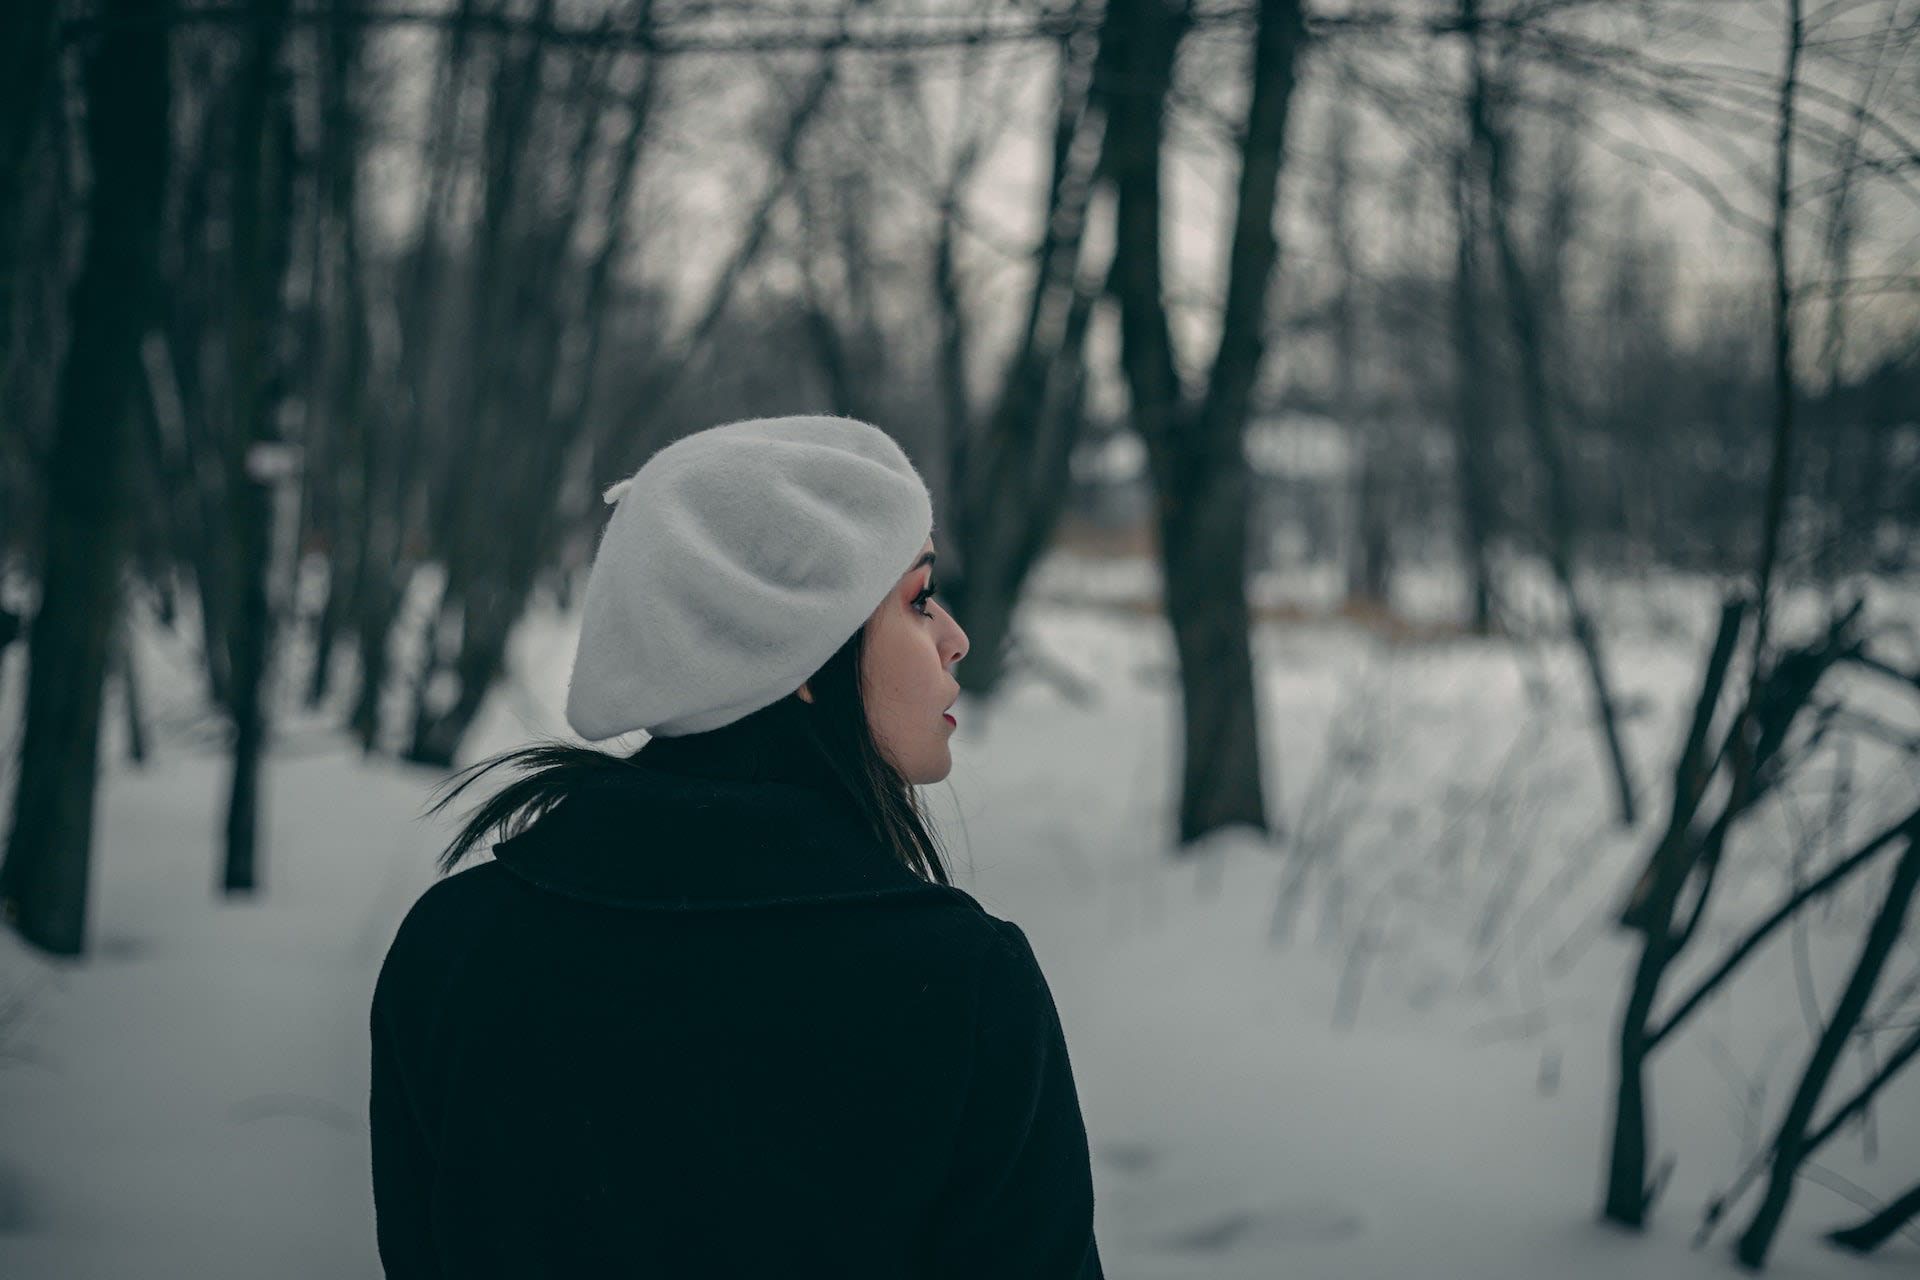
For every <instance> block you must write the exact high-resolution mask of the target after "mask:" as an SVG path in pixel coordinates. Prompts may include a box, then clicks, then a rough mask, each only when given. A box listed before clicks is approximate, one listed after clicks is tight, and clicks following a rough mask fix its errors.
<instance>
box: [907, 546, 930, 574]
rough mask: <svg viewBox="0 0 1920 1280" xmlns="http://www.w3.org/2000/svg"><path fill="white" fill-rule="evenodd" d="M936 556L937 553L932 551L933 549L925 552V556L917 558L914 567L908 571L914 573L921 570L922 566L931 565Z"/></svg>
mask: <svg viewBox="0 0 1920 1280" xmlns="http://www.w3.org/2000/svg"><path fill="white" fill-rule="evenodd" d="M935 558H936V556H935V553H934V552H931V551H929V552H927V554H925V555H923V556H921V557H920V558H919V559H918V560H915V561H914V562H913V568H912V569H909V570H907V572H908V573H913V572H915V571H916V570H919V569H921V568H924V567H925V566H927V565H930V564H932V563H933V562H934V560H935Z"/></svg>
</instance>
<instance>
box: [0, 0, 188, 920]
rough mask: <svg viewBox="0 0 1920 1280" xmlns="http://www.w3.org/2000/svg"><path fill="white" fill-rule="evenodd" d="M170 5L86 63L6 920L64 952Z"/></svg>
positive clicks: (93, 738) (151, 214) (116, 25)
mask: <svg viewBox="0 0 1920 1280" xmlns="http://www.w3.org/2000/svg"><path fill="white" fill-rule="evenodd" d="M168 7H169V6H168V4H167V2H166V0H107V4H106V9H105V11H104V14H105V19H106V21H105V22H104V23H103V30H102V34H101V37H100V43H99V46H98V48H97V50H96V52H95V53H94V55H93V57H92V58H91V59H90V61H89V63H88V66H87V76H86V89H87V99H88V110H87V137H88V150H89V154H90V156H91V157H92V168H93V173H94V189H93V194H92V198H91V199H90V200H89V202H88V214H87V218H88V234H87V247H86V256H85V258H84V260H83V263H82V265H81V269H80V277H79V279H78V280H77V281H76V282H75V284H74V287H73V294H72V301H71V304H70V311H69V317H70V322H71V324H72V337H71V339H70V341H69V343H68V346H67V355H66V363H65V368H64V369H63V370H62V373H61V380H60V407H59V411H58V413H59V416H58V418H57V420H56V422H55V429H54V444H53V454H52V458H51V464H50V469H49V474H48V477H47V480H48V496H49V501H48V502H47V504H46V532H45V542H44V546H45V556H46V559H45V562H44V570H43V572H42V574H41V579H40V581H41V588H42V593H41V601H40V612H39V614H38V615H37V616H36V617H35V619H34V623H33V633H32V664H31V669H30V672H29V678H28V686H27V709H26V727H25V733H24V736H23V738H22V741H21V751H20V777H19V783H18V786H17V787H16V788H15V791H14V817H13V827H12V831H11V834H10V836H9V839H8V842H7V857H6V864H5V866H4V868H0V901H4V908H5V913H6V916H7V918H8V919H9V920H10V921H11V922H12V923H13V924H14V925H15V926H16V927H17V928H18V929H19V931H20V933H21V935H22V936H23V937H24V938H26V939H27V940H28V941H29V942H31V943H33V944H34V945H35V946H38V947H42V948H44V949H45V950H47V951H50V952H53V953H55V954H58V955H70V956H73V955H79V954H81V953H82V952H83V951H84V950H85V947H86V902H87V876H88V863H89V860H90V855H91V850H92V841H93V793H94V776H95V768H96V765H97V753H98V747H99V732H100V701H101V685H102V681H103V678H104V676H105V671H106V663H107V644H108V637H109V636H110V635H111V634H112V623H113V615H114V611H115V608H116V601H117V599H118V596H119V588H120V560H121V556H122V555H123V554H124V550H125V548H124V546H123V542H124V537H125V529H126V520H127V503H126V502H125V500H124V498H123V495H122V491H123V490H124V489H125V487H126V475H125V466H126V455H127V453H128V451H129V448H130V447H131V441H130V429H131V427H132V416H131V415H132V412H133V409H134V395H135V392H136V390H137V388H138V378H139V368H140V365H139V361H140V355H139V351H140V340H141V337H142V335H144V334H145V333H146V331H147V330H148V328H149V327H150V326H151V325H152V324H153V321H154V316H155V312H154V305H155V300H156V296H157V282H158V256H159V255H158V248H159V235H160V223H161V214H162V207H163V200H164V192H165V188H166V175H167V164H168V156H169V137H168V132H167V129H168V107H169V86H168V81H167V35H166V22H165V19H166V14H167V9H168Z"/></svg>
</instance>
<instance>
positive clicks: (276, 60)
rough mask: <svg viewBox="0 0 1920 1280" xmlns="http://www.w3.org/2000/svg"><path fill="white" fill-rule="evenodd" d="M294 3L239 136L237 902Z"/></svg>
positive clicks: (245, 883) (226, 871)
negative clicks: (287, 34) (283, 66)
mask: <svg viewBox="0 0 1920 1280" xmlns="http://www.w3.org/2000/svg"><path fill="white" fill-rule="evenodd" d="M287 4H288V0H257V2H256V4H255V6H254V10H253V17H254V21H253V22H252V23H251V24H250V28H249V32H250V35H251V48H250V49H249V52H248V58H247V63H246V66H245V67H244V68H243V70H242V71H241V76H242V81H241V85H240V92H239V96H238V99H237V111H236V115H235V127H234V158H233V176H232V184H233V185H232V206H231V207H232V219H233V220H232V228H233V230H232V254H233V261H232V272H233V275H232V281H233V285H232V291H231V296H230V300H229V305H230V307H231V310H230V312H229V315H228V318H227V325H226V339H227V352H228V358H229V368H230V371H231V372H230V376H231V379H232V381H231V385H230V390H231V393H232V406H233V407H232V412H233V429H232V433H231V434H230V435H229V436H228V440H229V441H230V443H229V445H228V451H227V458H226V463H227V490H226V492H227V504H228V523H227V539H228V542H227V551H228V555H229V556H230V557H231V559H230V561H229V563H230V564H231V566H232V573H231V578H230V581H229V583H228V587H229V590H230V594H229V595H228V613H227V617H228V619H229V624H230V627H231V629H230V631H229V633H228V637H227V641H228V651H229V653H230V654H231V657H230V658H229V661H228V670H229V674H230V677H231V686H230V688H229V689H228V691H227V692H228V704H227V706H228V712H229V714H230V715H231V716H232V719H233V776H232V782H231V787H230V789H229V792H228V798H227V823H226V857H225V859H224V861H223V863H222V867H221V874H220V887H221V889H222V890H223V891H224V892H226V893H229V894H239V893H251V892H252V891H253V890H254V889H256V888H257V887H258V884H259V867H258V859H257V845H258V840H259V821H260V819H259V810H260V759H261V756H262V754H263V753H264V751H265V749H266V740H267V732H268V725H267V721H268V708H267V705H266V681H267V667H268V663H269V662H270V660H271V658H272V651H273V631H274V626H273V616H272V609H271V605H270V602H269V600H268V598H267V573H268V570H269V564H268V559H269V556H270V552H271V549H272V545H271V544H272V528H273V500H272V499H273V495H272V490H271V488H270V481H269V480H268V479H267V477H265V476H264V475H262V474H259V473H258V472H257V471H256V470H255V466H254V462H255V456H256V455H255V450H256V449H258V448H259V447H261V446H264V445H267V444H269V443H271V442H272V441H273V440H274V439H275V437H276V435H277V430H276V427H275V425H274V418H275V416H276V412H275V411H276V403H275V401H276V395H277V390H276V389H277V385H278V377H277V373H278V370H277V369H276V367H275V364H276V362H275V351H274V344H275V339H276V337H277V336H278V334H279V329H280V319H281V311H282V306H281V288H282V281H283V277H284V273H285V270H286V266H287V259H288V251H289V247H290V239H289V231H290V227H289V223H290V219H291V208H290V203H291V201H290V195H289V186H290V183H291V179H292V164H293V157H292V148H291V145H290V142H289V139H288V136H287V128H288V124H287V122H286V120H285V118H284V114H283V112H284V101H283V98H284V95H283V91H282V88H281V83H280V82H281V72H280V46H281V39H282V35H283V32H284V30H285V22H286V11H287Z"/></svg>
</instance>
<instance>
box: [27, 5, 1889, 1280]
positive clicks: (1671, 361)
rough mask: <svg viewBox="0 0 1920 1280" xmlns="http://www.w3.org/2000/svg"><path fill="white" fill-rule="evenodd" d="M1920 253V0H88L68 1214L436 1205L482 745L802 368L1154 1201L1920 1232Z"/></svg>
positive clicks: (1130, 1182)
mask: <svg viewBox="0 0 1920 1280" xmlns="http://www.w3.org/2000/svg"><path fill="white" fill-rule="evenodd" d="M1916 303H1920V5H1917V4H1915V3H1914V2H1913V0H1325V2H1320V0H1312V2H1303V0H1204V2H1200V3H1194V2H1192V0H1107V2H1106V3H1104V4H1103V3H1100V2H1099V0H1085V2H1084V3H1082V2H1080V0H1060V2H1058V3H1052V4H1040V3H1029V2H1025V0H996V2H991V3H989V2H986V0H793V2H792V3H751V4H710V3H700V2H698V0H692V2H684V3H683V2H680V0H9V2H8V3H7V4H6V5H5V6H3V7H0V646H3V649H0V744H3V747H0V749H4V751H5V756H4V764H5V769H4V776H3V777H0V799H4V802H5V808H6V819H5V822H6V826H5V831H6V833H7V834H6V845H5V852H4V859H5V860H4V864H3V865H0V900H3V901H4V913H5V919H6V922H7V925H8V926H9V927H8V928H7V929H6V930H5V931H0V1273H4V1274H5V1275H6V1276H8V1277H22V1278H25V1277H35V1278H38V1277H50V1278H51V1277H58V1278H60V1280H72V1278H77V1277H96V1276H98V1277H120V1276H136V1275H137V1276H142V1277H171V1276H183V1277H184V1276H194V1277H215V1276H219V1277H227V1276H233V1277H253V1276H267V1275H272V1276H315V1277H346V1276H369V1275H375V1274H378V1263H377V1260H376V1258H375V1256H374V1252H373V1243H372V1203H371V1195H370V1191H369V1189H368V1186H367V1149H366V1132H365V1096H366V1056H367V1041H366V1030H365V1016H366V1006H367V1001H368V999H369V997H370V995H371V990H372V984H373V978H374V975H375V973H376V972H377V968H378V965H379V961H380V958H381V956H382V954H383V953H384V950H385V947H386V944H387V942H388V940H389V939H390V938H391V936H392V932H393V929H394V928H395V926H396V925H397V924H398V921H399V919H400V917H401V915H402V914H403V913H404V912H405V910H406V908H407V906H408V905H409V904H410V903H411V901H412V900H413V898H414V896H416V895H417V894H418V893H419V892H420V891H421V890H422V889H423V888H424V887H425V886H426V885H427V884H428V883H430V881H431V879H432V866H431V860H432V857H433V854H434V853H435V852H436V851H437V849H438V848H439V847H440V846H441V845H443V844H444V843H445V842H446V840H447V839H448V838H449V837H450V835H451V833H452V829H451V818H450V817H449V818H443V819H428V818H426V817H424V816H423V814H424V809H425V807H426V805H427V804H428V802H429V801H430V800H431V798H432V795H433V788H434V787H435V786H436V785H437V784H438V783H440V782H441V781H443V780H444V779H445V778H446V777H447V776H448V774H449V773H450V772H451V770H452V769H454V768H457V767H459V766H461V765H464V764H466V763H470V762H472V761H474V760H476V759H479V758H482V757H484V756H485V755H487V754H490V753H491V752H494V751H497V750H503V749H506V748H509V747H513V746H517V745H521V744H523V743H525V742H527V741H529V740H531V739H533V738H536V737H542V736H558V735H562V734H564V732H565V724H564V718H563V716H562V715H561V708H562V706H563V703H564V694H565V685H566V678H567V669H568V664H569V662H570V660H571V653H572V643H573V637H574V635H575V633H576V630H577V619H576V616H575V613H574V610H575V608H576V605H577V603H578V599H579V593H580V590H581V588H582V586H583V583H584V575H585V570H586V566H587V564H588V562H589V560H590V558H591V555H592V552H593V548H594V546H595V542H596V539H597V537H598V533H599V529H600V523H601V520H602V519H603V517H604V510H605V509H604V507H603V506H602V504H601V502H600V498H599V494H600V492H601V490H602V489H603V488H604V487H605V486H607V485H609V484H611V483H613V482H614V481H616V480H618V479H621V478H622V477H624V476H626V475H628V474H630V473H631V472H632V471H633V470H634V469H635V468H637V467H638V466H639V465H640V463H641V462H643V461H644V460H645V459H646V458H647V457H648V456H649V455H650V454H651V453H652V452H653V451H654V450H656V449H657V448H659V447H660V446H661V445H662V444H664V443H666V442H668V441H670V440H672V439H674V438H676V437H677V436H679V435H682V434H684V433H686V432H688V431H692V430H696V429H699V428H701V427H705V426H710V425H713V424H716V423H719V422H723V421H727V420H730V419H734V418H739V417H745V416H750V415H756V414H777V413H793V412H803V411H817V412H833V413H841V414H849V415H853V416H857V417H861V418H865V419H868V420H871V421H874V422H877V423H880V424H882V425H884V426H885V427H886V428H887V429H888V430H890V431H892V432H893V433H894V434H895V435H896V436H897V438H898V439H899V440H900V441H901V443H902V444H903V445H904V446H905V447H906V448H907V450H908V451H909V453H910V454H911V455H912V457H913V458H914V460H915V462H916V464H917V465H918V466H919V467H920V469H921V471H922V472H923V474H924V475H926V477H927V478H928V481H929V484H930V485H931V486H932V487H933V489H934V492H935V499H936V513H937V527H936V530H935V538H936V542H937V543H938V545H939V550H940V557H941V575H940V576H941V588H942V590H941V594H942V596H943V597H944V598H945V600H946V601H947V603H948V605H949V607H950V608H951V609H952V610H953V611H954V613H955V614H956V615H957V616H958V617H959V618H960V619H961V621H962V622H963V624H964V625H965V626H966V627H967V629H968V631H969V632H970V634H971V638H972V654H971V656H970V657H969V658H968V660H967V661H966V662H965V663H964V664H963V665H962V667H961V669H960V674H961V676H962V679H963V681H964V682H965V685H966V689H967V697H966V699H965V701H964V702H963V703H962V705H961V707H960V709H959V718H960V721H961V733H960V737H959V738H958V740H957V742H956V752H955V754H956V759H957V762H958V763H957V766H956V769H955V773H954V776H953V778H952V780H951V781H950V783H949V784H947V785H944V786H942V787H940V788H937V789H935V790H934V791H933V793H932V794H931V796H930V801H931V803H932V805H933V807H934V810H935V813H936V817H937V819H938V823H939V827H940V830H941V831H942V832H943V834H944V836H945V838H946V840H947V842H948V844H949V846H950V849H951V851H952V853H953V857H954V861H955V862H956V863H957V865H958V867H959V869H960V875H961V883H962V885H963V886H964V887H966V888H968V889H969V890H970V891H971V892H973V893H975V894H976V896H978V897H979V898H980V899H981V900H982V902H983V903H985V904H986V905H987V906H988V907H989V909H990V910H993V911H994V912H995V913H996V914H1000V915H1005V916H1008V917H1010V918H1013V919H1015V920H1017V921H1019V922H1020V923H1021V924H1022V925H1023V926H1024V927H1025V928H1026V930H1027V932H1028V934H1029V936H1030V937H1031V938H1032V940H1033V943H1034V946H1035V949H1036V951H1037V953H1038V954H1039V956H1040V958H1041V960H1042V963H1043V965H1044V966H1045V968H1046V970H1047V973H1048V976H1049V979H1050V981H1051V983H1052V985H1053V989H1054V994H1055V998H1056V1002H1057V1003H1058V1005H1059V1007H1060V1011H1061V1017H1062V1020H1063V1022H1064V1023H1065V1026H1066V1029H1067V1036H1068V1043H1069V1045H1070V1047H1071V1050H1072V1053H1073V1057H1074V1064H1075V1070H1076V1074H1077V1076H1078V1079H1079V1084H1080V1090H1081V1094H1082V1100H1083V1105H1084V1107H1085V1110H1086V1116H1087V1122H1088V1127H1089V1130H1090V1134H1091V1138H1092V1142H1093V1154H1094V1163H1095V1178H1096V1186H1097V1188H1098V1192H1099V1213H1098V1223H1097V1226H1098V1233H1099V1236H1100V1240H1101V1247H1102V1251H1103V1254H1104V1256H1105V1258H1106V1262H1107V1269H1108V1274H1109V1275H1112V1276H1115V1277H1119V1278H1137V1280H1146V1278H1149V1277H1189V1276H1193V1277H1197V1276H1220V1277H1271V1276H1279V1275H1286V1276H1325V1277H1368V1276H1380V1277H1390V1276H1405V1275H1412V1274H1420V1275H1427V1276H1445V1277H1453V1276H1459V1277H1473V1278H1476V1280H1477V1278H1482V1277H1514V1278H1516V1280H1519V1278H1521V1277H1526V1278H1532V1277H1538V1276H1541V1275H1545V1274H1553V1275H1561V1276H1569V1277H1575V1278H1576V1280H1578V1278H1580V1277H1587V1276H1616V1275H1633V1276H1655V1277H1666V1276H1674V1277H1693V1276H1708V1275H1725V1274H1730V1273H1732V1272H1734V1271H1735V1270H1736V1269H1739V1268H1748V1269H1751V1268H1759V1267H1765V1268H1767V1269H1769V1270H1771V1271H1772V1272H1774V1273H1775V1274H1780V1275H1788V1276H1812V1275H1822V1276H1863V1277H1864V1276H1868V1275H1880V1274H1887V1273H1888V1270H1887V1269H1888V1268H1889V1267H1891V1268H1893V1269H1894V1270H1899V1269H1901V1268H1902V1267H1905V1268H1907V1269H1911V1268H1912V1267H1913V1265H1914V1264H1915V1263H1916V1262H1920V1078H1917V1077H1920V1070H1915V1069H1913V1068H1911V1066H1910V1062H1911V1059H1912V1058H1913V1057H1914V1056H1915V1054H1916V1053H1917V1052H1920V1029H1917V1028H1920V945H1916V938H1917V937H1920V933H1917V932H1916V928H1915V926H1914V924H1913V922H1912V916H1913V912H1912V911H1910V906H1911V902H1912V899H1913V897H1914V893H1915V889H1916V885H1917V884H1920V807H1916V806H1920V305H1916ZM637 1155H638V1156H639V1158H644V1157H643V1153H637ZM743 1217H745V1218H747V1219H750V1214H744V1215H743Z"/></svg>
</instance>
